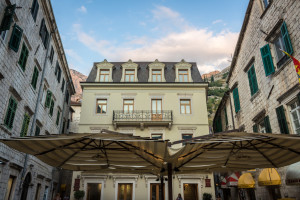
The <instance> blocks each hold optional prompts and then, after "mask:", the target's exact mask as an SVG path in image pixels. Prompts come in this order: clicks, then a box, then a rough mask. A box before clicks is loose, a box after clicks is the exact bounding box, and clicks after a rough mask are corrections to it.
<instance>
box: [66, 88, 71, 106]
mask: <svg viewBox="0 0 300 200" xmlns="http://www.w3.org/2000/svg"><path fill="white" fill-rule="evenodd" d="M69 97H70V95H69V90H67V91H66V98H65V101H66V103H67V104H69Z"/></svg>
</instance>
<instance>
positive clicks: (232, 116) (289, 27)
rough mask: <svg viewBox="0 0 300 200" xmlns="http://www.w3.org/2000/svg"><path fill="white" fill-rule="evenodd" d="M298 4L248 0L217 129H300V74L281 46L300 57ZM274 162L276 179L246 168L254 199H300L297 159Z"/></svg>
mask: <svg viewBox="0 0 300 200" xmlns="http://www.w3.org/2000/svg"><path fill="white" fill-rule="evenodd" d="M299 8H300V2H299V1H289V0H277V1H267V0H250V1H249V5H248V8H247V11H246V15H245V19H244V23H243V26H242V30H241V32H240V36H239V39H238V42H237V45H236V48H235V52H234V57H233V60H232V63H231V67H230V71H229V76H228V79H227V82H228V84H229V91H228V92H227V93H225V95H224V97H223V99H222V101H221V103H220V106H219V108H218V110H217V113H216V115H215V118H214V131H215V132H220V131H227V130H232V129H239V130H240V131H246V132H262V133H273V134H299V133H300V115H299V114H300V112H299V111H300V102H299V99H300V98H299V97H300V96H299V92H300V85H299V80H298V76H297V73H296V71H295V67H294V64H293V62H292V59H290V58H289V57H288V56H286V55H285V54H284V53H282V52H281V51H280V49H283V50H285V51H286V52H288V53H290V54H291V55H293V56H294V57H296V58H298V59H300V20H299V19H300V13H299ZM295 156H299V155H296V154H295ZM275 168H276V166H274V168H273V169H272V170H271V171H272V174H273V175H274V178H275V177H277V179H279V180H277V183H274V182H273V183H271V182H268V183H267V184H263V183H262V180H261V179H262V177H263V173H264V170H263V169H256V170H253V171H250V172H249V173H250V174H252V177H253V179H254V181H255V186H254V188H255V195H254V196H256V199H278V198H283V197H286V196H289V197H294V198H297V199H300V186H299V182H300V176H299V173H298V174H297V173H295V171H297V170H294V169H295V168H296V169H299V164H295V165H293V166H292V167H291V166H290V167H283V168H278V169H275ZM277 172H278V173H277ZM254 188H253V189H254ZM246 191H247V190H246ZM248 191H249V190H248ZM248 191H247V192H248ZM249 193H253V192H248V198H249V199H251V198H250V197H249V196H251V195H249ZM243 194H245V193H243V192H242V193H241V195H243ZM252 198H253V195H252Z"/></svg>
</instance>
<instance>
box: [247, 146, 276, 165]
mask: <svg viewBox="0 0 300 200" xmlns="http://www.w3.org/2000/svg"><path fill="white" fill-rule="evenodd" d="M250 144H251V145H252V146H253V148H254V149H255V150H256V151H258V152H259V153H260V154H261V155H262V156H263V157H264V158H265V159H266V160H267V161H269V163H271V164H272V165H273V167H275V168H278V167H277V166H276V165H275V164H274V163H273V162H272V161H271V160H270V159H269V158H268V157H267V156H266V155H265V154H264V153H263V152H261V151H260V150H259V149H258V148H257V147H256V146H255V145H253V144H252V143H251V142H250Z"/></svg>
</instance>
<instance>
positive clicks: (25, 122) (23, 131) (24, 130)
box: [20, 113, 30, 137]
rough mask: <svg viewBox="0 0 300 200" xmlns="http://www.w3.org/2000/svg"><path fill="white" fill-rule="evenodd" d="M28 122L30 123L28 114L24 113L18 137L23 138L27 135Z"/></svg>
mask: <svg viewBox="0 0 300 200" xmlns="http://www.w3.org/2000/svg"><path fill="white" fill-rule="evenodd" d="M29 122H30V116H29V114H28V113H25V114H24V119H23V124H22V129H21V133H20V137H24V136H26V135H27V132H28V127H29Z"/></svg>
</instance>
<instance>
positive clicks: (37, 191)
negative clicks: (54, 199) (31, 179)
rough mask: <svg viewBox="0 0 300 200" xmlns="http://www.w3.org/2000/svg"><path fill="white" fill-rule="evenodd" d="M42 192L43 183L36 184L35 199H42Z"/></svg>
mask: <svg viewBox="0 0 300 200" xmlns="http://www.w3.org/2000/svg"><path fill="white" fill-rule="evenodd" d="M40 192H41V184H40V183H38V184H37V186H36V191H35V198H34V200H39V199H40Z"/></svg>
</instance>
